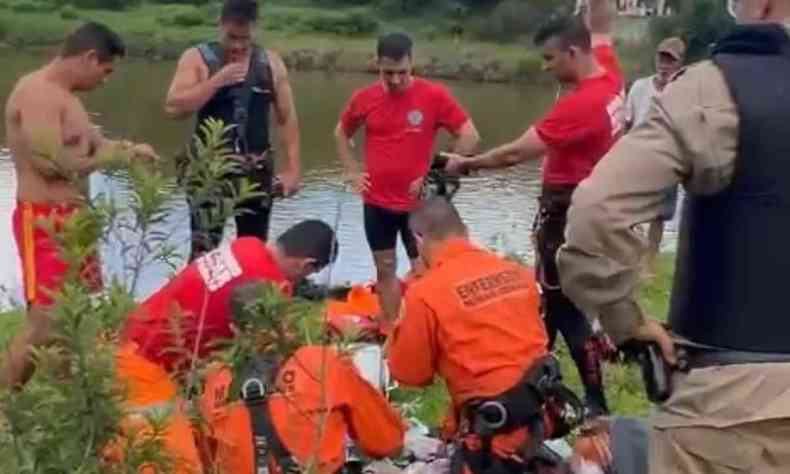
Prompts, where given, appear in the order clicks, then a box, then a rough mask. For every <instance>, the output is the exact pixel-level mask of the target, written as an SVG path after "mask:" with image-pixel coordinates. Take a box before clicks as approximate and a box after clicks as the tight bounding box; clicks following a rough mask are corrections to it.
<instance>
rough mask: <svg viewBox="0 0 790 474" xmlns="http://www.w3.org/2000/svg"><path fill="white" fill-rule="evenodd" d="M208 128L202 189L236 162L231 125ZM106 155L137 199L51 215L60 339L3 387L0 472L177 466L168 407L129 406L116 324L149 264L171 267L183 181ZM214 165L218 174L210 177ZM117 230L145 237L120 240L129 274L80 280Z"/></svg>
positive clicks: (54, 314) (199, 178)
mask: <svg viewBox="0 0 790 474" xmlns="http://www.w3.org/2000/svg"><path fill="white" fill-rule="evenodd" d="M203 130H204V132H205V134H204V136H205V137H206V138H205V139H204V140H198V141H197V145H196V148H197V150H198V156H199V157H200V158H202V159H204V160H206V161H208V162H211V165H210V166H208V167H206V168H203V167H201V166H199V165H195V166H192V167H190V169H198V170H200V171H201V173H202V174H200V173H197V175H193V176H192V177H193V179H192V180H191V181H190V186H192V187H193V191H194V192H197V193H200V192H201V191H200V190H199V187H200V186H201V185H209V186H211V185H213V184H214V183H216V182H219V181H220V180H221V174H222V173H224V172H225V170H226V169H227V166H233V163H230V164H227V166H224V165H223V164H222V163H219V164H218V163H217V162H219V161H222V159H225V160H227V161H229V162H230V161H232V160H231V159H230V156H229V155H228V154H227V153H226V151H225V149H224V148H223V146H222V143H223V142H224V139H223V136H224V134H225V133H226V132H227V130H228V127H225V126H224V125H223V124H222V123H221V122H210V123H207V124H205V125H204V129H203ZM42 138H46V134H44V135H43V137H42ZM36 152H37V153H38V154H39V156H42V157H47V158H48V159H49V161H50V162H51V164H52V166H53V167H55V166H57V164H58V163H61V162H62V160H60V159H58V155H57V152H58V150H57V148H53V147H52V146H51V144H50V143H47V141H46V140H44V143H39V144H38V146H37V147H36ZM100 162H101V163H102V164H103V165H104V166H105V167H106V172H107V173H108V174H109V175H111V176H113V177H115V178H116V179H120V180H123V182H124V183H125V184H126V185H127V186H128V188H129V193H128V196H129V197H130V198H129V200H128V202H124V203H119V202H116V201H115V200H114V199H113V198H112V197H111V196H107V195H100V196H97V197H96V198H95V199H93V200H92V201H90V202H89V203H87V205H86V206H84V208H83V209H81V210H80V211H79V212H77V213H76V214H74V215H73V216H71V217H70V218H68V219H66V221H65V222H64V223H63V225H62V228H60V229H58V232H55V227H54V225H53V223H52V222H49V223H46V222H44V228H45V230H47V231H48V232H50V234H51V237H52V238H53V239H55V240H56V241H57V242H58V243H59V246H60V248H61V257H62V259H63V260H64V261H65V262H66V263H67V264H68V266H69V270H68V274H67V276H66V279H65V281H67V283H66V284H65V286H64V287H63V288H62V290H60V291H58V292H57V293H55V294H53V298H54V300H55V304H54V306H52V307H51V308H50V309H48V315H49V318H50V319H51V325H52V331H53V334H54V338H53V339H54V343H53V344H51V345H50V346H48V347H43V348H38V349H35V350H34V360H35V362H36V366H37V370H36V373H35V375H34V378H33V379H32V380H31V381H30V382H29V383H27V384H26V385H24V386H23V387H21V388H19V389H18V390H13V391H0V472H14V473H19V474H44V473H57V472H79V473H83V474H105V473H110V472H113V473H128V474H132V473H134V474H137V473H139V472H140V469H141V468H143V467H145V468H152V469H154V470H155V471H156V472H170V471H172V461H173V460H172V459H169V458H168V456H167V455H166V454H165V451H164V449H163V445H162V436H161V435H162V433H163V431H164V429H165V420H166V418H167V415H168V413H167V412H160V413H154V414H146V415H134V414H132V413H130V412H128V411H127V410H126V408H125V407H126V405H125V401H126V393H125V391H124V390H123V387H121V386H120V385H119V384H118V382H117V381H116V378H115V367H114V362H115V352H116V350H117V341H118V334H119V330H120V328H121V325H122V323H123V322H124V321H125V319H126V316H127V315H128V314H129V313H130V312H131V311H132V310H133V309H134V308H135V306H136V303H135V301H134V298H133V294H134V289H135V287H136V286H137V284H138V282H139V275H140V273H141V271H142V269H143V268H144V267H145V266H146V265H148V264H151V263H152V262H156V261H159V262H161V261H164V262H166V263H170V264H173V261H174V251H173V246H172V242H170V240H171V236H170V235H168V234H165V233H162V232H161V231H158V230H157V224H158V223H160V222H161V221H162V219H164V216H165V215H167V214H168V213H169V212H171V211H172V205H173V202H172V196H173V193H174V191H175V190H176V188H177V184H176V181H175V178H174V177H168V176H166V175H164V174H162V173H161V172H160V171H157V170H154V169H152V167H151V166H149V165H148V164H146V163H139V162H135V161H134V160H132V159H131V157H130V156H128V155H127V154H125V153H123V152H118V153H109V154H107V155H104V156H102V157H100ZM60 171H61V172H62V175H63V176H66V177H69V178H72V179H76V180H79V179H81V177H80V176H79V175H77V174H73V175H71V174H69V173H67V172H66V170H60ZM210 171H215V172H216V173H219V174H220V175H219V176H213V175H210V174H209V172H210ZM248 188H249V187H248ZM207 192H208V191H207ZM235 197H236V198H237V199H248V198H249V197H250V193H248V192H247V191H246V190H245V189H242V190H240V191H239V192H238V193H237V194H236V195H235ZM122 204H123V205H122ZM227 204H228V208H227V209H229V211H228V213H227V214H223V213H221V212H220V213H215V214H214V215H213V217H214V218H216V219H218V220H219V221H221V222H224V221H225V219H227V218H228V217H230V216H232V215H233V212H234V211H233V208H234V204H235V202H234V201H233V199H232V198H231V199H229V200H228V203H227ZM119 229H120V230H122V231H125V232H120V234H121V235H123V234H129V233H133V234H136V235H137V236H139V239H138V241H137V245H133V244H132V243H131V240H130V241H129V242H126V243H125V244H124V245H123V249H122V260H123V261H124V262H125V268H126V270H127V271H126V273H125V274H124V275H123V276H122V277H121V278H119V279H115V280H113V281H110V282H108V283H107V285H106V286H105V288H104V290H103V291H102V292H101V293H100V294H98V295H93V294H91V293H92V290H91V288H89V287H88V286H87V285H86V283H84V282H83V280H82V279H81V278H79V273H80V271H81V267H82V264H83V262H85V261H86V259H88V258H89V256H91V255H93V254H95V253H96V252H97V249H98V245H99V243H100V241H101V240H102V239H107V238H111V237H113V236H116V235H118V233H119Z"/></svg>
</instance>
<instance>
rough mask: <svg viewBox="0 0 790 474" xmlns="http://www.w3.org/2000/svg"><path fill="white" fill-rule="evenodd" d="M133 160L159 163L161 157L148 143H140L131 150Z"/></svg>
mask: <svg viewBox="0 0 790 474" xmlns="http://www.w3.org/2000/svg"><path fill="white" fill-rule="evenodd" d="M129 151H130V153H131V155H132V158H133V159H136V160H147V161H158V160H159V155H157V154H156V151H154V148H153V147H152V146H151V145H149V144H147V143H138V144H136V145H133V146H132V147H131V148H130V149H129Z"/></svg>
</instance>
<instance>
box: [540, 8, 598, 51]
mask: <svg viewBox="0 0 790 474" xmlns="http://www.w3.org/2000/svg"><path fill="white" fill-rule="evenodd" d="M551 38H559V40H560V42H561V43H562V47H563V48H569V47H571V46H576V47H578V48H581V50H582V51H584V52H589V51H590V50H591V49H592V39H591V37H590V31H589V30H588V29H587V26H586V25H585V24H584V21H583V20H582V19H581V18H579V17H568V16H560V17H555V18H552V19H550V20H549V21H548V22H546V23H545V24H544V25H543V26H542V27H540V29H539V30H538V32H537V33H535V45H536V46H543V45H544V44H545V43H546V42H547V41H548V40H550V39H551Z"/></svg>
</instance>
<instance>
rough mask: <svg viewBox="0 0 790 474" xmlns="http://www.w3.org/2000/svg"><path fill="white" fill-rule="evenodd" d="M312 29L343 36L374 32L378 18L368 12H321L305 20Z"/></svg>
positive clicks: (377, 24) (377, 26)
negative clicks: (329, 13) (333, 13)
mask: <svg viewBox="0 0 790 474" xmlns="http://www.w3.org/2000/svg"><path fill="white" fill-rule="evenodd" d="M305 24H306V25H307V27H308V28H310V29H311V30H312V31H315V32H318V33H333V34H337V35H344V36H354V35H360V34H370V33H374V32H375V31H376V30H378V28H379V23H378V20H376V19H375V18H374V17H373V16H372V15H371V14H369V13H362V12H353V13H347V14H341V15H328V14H322V15H317V16H314V17H313V18H310V19H308V20H306V21H305Z"/></svg>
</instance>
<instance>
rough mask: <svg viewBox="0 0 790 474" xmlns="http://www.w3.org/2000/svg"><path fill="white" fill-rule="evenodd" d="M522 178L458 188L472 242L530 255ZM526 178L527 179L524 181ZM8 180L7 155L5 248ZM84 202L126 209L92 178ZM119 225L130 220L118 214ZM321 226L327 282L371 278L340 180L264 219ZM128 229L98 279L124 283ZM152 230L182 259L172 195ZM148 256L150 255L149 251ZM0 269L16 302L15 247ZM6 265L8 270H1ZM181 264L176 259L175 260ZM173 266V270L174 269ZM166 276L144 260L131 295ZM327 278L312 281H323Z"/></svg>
mask: <svg viewBox="0 0 790 474" xmlns="http://www.w3.org/2000/svg"><path fill="white" fill-rule="evenodd" d="M524 174H525V176H523V179H520V180H517V181H515V180H513V179H512V177H511V178H507V177H504V176H489V177H485V178H473V179H469V180H467V181H466V182H465V183H464V186H463V187H462V188H461V191H460V192H459V193H458V194H457V195H456V198H455V202H456V204H457V205H458V207H459V210H460V212H461V213H462V215H464V217H465V218H466V220H467V223H468V224H469V227H470V230H471V233H472V236H473V238H474V239H475V240H476V241H478V242H480V243H481V244H485V245H496V246H498V247H501V248H507V249H509V250H511V251H514V252H518V253H521V254H523V255H531V248H530V243H529V238H528V236H529V229H530V223H531V221H532V218H533V217H534V212H535V211H534V199H529V198H527V199H525V198H524V197H525V196H535V195H536V193H537V189H538V184H539V183H538V181H537V179H535V176H537V175H535V173H524ZM527 175H531V176H533V178H530V177H529V176H527ZM510 181H514V182H510ZM13 184H14V173H13V166H12V165H11V162H10V161H9V160H8V159H7V155H5V156H4V157H2V158H0V223H2V227H0V235H3V237H4V239H8V240H7V241H8V242H13V237H12V236H11V228H10V220H11V219H10V218H11V211H12V209H13V204H14V200H13V192H14V187H13ZM91 193H92V195H93V196H94V197H95V196H98V195H105V196H110V197H112V199H113V200H114V201H115V202H116V204H117V205H119V206H122V205H123V204H124V203H125V202H128V199H129V192H128V189H127V187H126V185H125V183H124V181H123V180H121V179H119V178H113V179H111V178H108V177H106V176H104V175H101V174H95V175H93V176H92V179H91ZM122 218H123V219H130V216H128V215H126V216H123V217H122ZM311 218H315V219H322V220H324V221H326V222H328V223H329V224H330V225H332V226H333V227H335V226H336V228H337V232H338V238H339V242H340V249H339V256H338V260H337V262H336V263H335V265H334V266H333V268H332V275H331V278H332V281H333V282H345V281H352V282H356V281H366V280H368V279H371V278H373V276H374V272H373V260H372V258H371V255H370V251H369V250H368V247H367V241H366V240H365V233H364V227H363V224H362V202H361V200H360V198H359V196H357V195H355V194H352V193H350V192H347V191H346V190H345V189H343V187H342V186H341V185H340V174H339V173H337V172H335V173H333V174H329V175H327V174H326V173H324V172H320V173H319V172H312V173H308V174H307V175H306V176H305V188H304V190H303V191H302V192H300V193H299V194H298V195H297V196H295V197H293V198H289V199H285V200H281V201H278V202H277V203H276V204H275V209H274V212H273V214H272V236H273V237H276V236H277V235H279V234H280V233H282V232H283V231H284V230H285V229H286V228H287V227H288V226H290V225H292V224H293V223H295V222H297V221H299V220H302V219H311ZM129 227H133V226H122V225H118V224H117V223H116V225H115V226H113V229H112V230H111V232H110V233H109V235H108V238H107V241H106V242H105V243H104V244H103V245H102V255H101V256H102V263H103V266H104V272H105V276H106V277H108V278H111V277H116V278H120V279H122V281H125V282H127V284H131V277H130V275H128V274H125V271H124V269H125V268H129V267H130V266H132V264H133V262H135V261H136V259H135V258H134V257H135V256H136V253H135V252H136V250H132V251H130V250H129V249H137V248H138V247H139V236H136V235H134V234H132V233H130V231H129V230H128V228H129ZM227 230H228V232H226V238H227V237H228V236H232V235H233V225H232V222H231V223H229V225H228V229H227ZM156 231H158V232H164V233H165V234H166V235H168V236H169V237H168V239H167V243H168V244H169V245H174V246H176V248H177V250H178V252H179V253H180V254H181V255H182V256H185V255H187V253H188V250H189V245H188V242H189V216H188V213H187V208H186V203H185V201H184V199H183V196H182V195H178V194H176V195H174V198H173V204H172V208H171V212H170V213H169V214H168V218H167V220H166V221H165V222H164V223H162V224H161V225H159V226H157V229H156ZM398 245H399V248H398V256H399V272H400V273H401V274H402V273H404V272H406V271H407V270H408V260H407V258H406V254H405V251H404V249H403V248H402V244H401V243H400V242H399V243H398ZM151 251H152V252H156V249H151ZM0 262H2V263H3V272H2V275H1V276H2V282H3V283H4V284H5V285H6V288H7V289H12V294H14V295H15V296H16V297H17V298H19V297H21V293H19V291H20V281H21V280H20V277H19V275H20V273H19V269H18V268H19V267H18V265H19V264H18V256H17V252H16V249H15V245H4V246H3V248H2V253H0ZM6 263H9V264H6ZM180 264H183V259H182V260H180ZM178 267H180V265H177V268H178ZM172 271H173V268H171V267H170V266H168V265H165V264H163V263H161V262H154V261H149V262H148V263H147V264H146V265H144V266H143V267H142V273H141V275H140V278H139V281H138V282H137V285H136V294H137V295H138V296H139V297H145V296H147V295H149V294H150V293H151V292H153V291H155V290H156V289H157V288H159V287H160V286H161V285H162V284H163V282H164V281H165V279H166V278H167V276H168V275H170V274H171V273H172ZM329 276H330V275H329V273H328V271H325V272H324V273H323V274H321V275H318V276H317V280H318V281H326V279H327V278H328V277H329Z"/></svg>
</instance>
